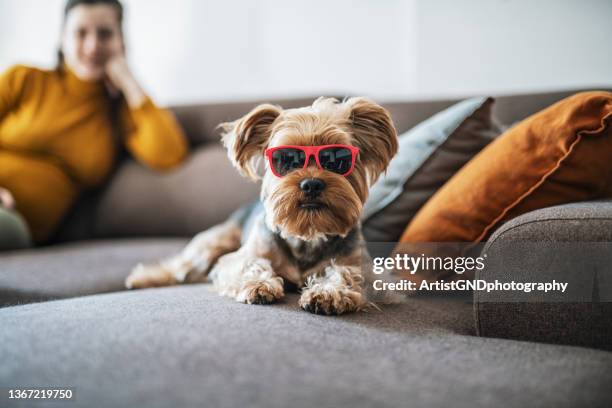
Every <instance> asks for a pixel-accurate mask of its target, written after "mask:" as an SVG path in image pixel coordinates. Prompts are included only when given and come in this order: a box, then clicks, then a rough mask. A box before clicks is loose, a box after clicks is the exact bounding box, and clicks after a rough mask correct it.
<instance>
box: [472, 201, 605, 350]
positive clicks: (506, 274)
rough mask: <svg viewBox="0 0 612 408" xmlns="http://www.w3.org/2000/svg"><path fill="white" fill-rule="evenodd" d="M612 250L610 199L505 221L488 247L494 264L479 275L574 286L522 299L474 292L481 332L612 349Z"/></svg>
mask: <svg viewBox="0 0 612 408" xmlns="http://www.w3.org/2000/svg"><path fill="white" fill-rule="evenodd" d="M530 246H531V248H532V251H531V252H530V249H529V248H530ZM611 248H612V200H604V201H589V202H580V203H572V204H566V205H560V206H555V207H549V208H544V209H540V210H536V211H533V212H530V213H527V214H524V215H522V216H520V217H517V218H515V219H513V220H511V221H509V222H507V223H506V224H504V225H502V226H501V227H500V228H499V229H498V230H497V231H496V232H495V233H494V234H493V235H492V236H491V238H490V239H489V241H488V242H487V243H486V245H485V248H484V250H483V253H486V254H487V256H488V257H489V262H486V263H485V268H484V269H483V270H482V271H479V272H477V273H476V277H475V278H476V279H477V280H486V281H487V282H493V281H495V280H499V281H501V282H509V281H517V282H530V281H538V280H540V281H543V280H550V279H555V278H556V279H557V280H558V281H567V282H570V283H569V284H568V285H569V286H568V288H569V289H568V290H567V292H564V293H557V294H555V295H554V296H549V295H547V296H546V297H541V295H536V294H531V295H528V296H523V297H522V298H519V299H518V300H517V299H509V298H508V297H504V295H503V294H498V295H490V294H486V293H483V292H479V291H476V292H475V294H474V315H475V320H476V327H477V333H478V335H480V336H486V337H499V338H510V339H516V340H529V341H541V342H549V343H560V344H570V345H580V346H589V347H597V348H604V349H612V319H610V318H609V316H611V314H612V269H611V268H610V265H612V262H608V261H606V259H607V260H610V259H611V258H612V251H610V249H611ZM519 254H520V255H519ZM577 292H580V295H579V296H577V295H576V294H577ZM538 296H540V297H538Z"/></svg>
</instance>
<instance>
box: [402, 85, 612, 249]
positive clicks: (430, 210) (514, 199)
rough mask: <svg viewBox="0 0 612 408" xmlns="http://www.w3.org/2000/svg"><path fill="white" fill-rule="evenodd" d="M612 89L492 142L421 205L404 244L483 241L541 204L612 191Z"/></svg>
mask: <svg viewBox="0 0 612 408" xmlns="http://www.w3.org/2000/svg"><path fill="white" fill-rule="evenodd" d="M611 125H612V93H610V92H583V93H579V94H576V95H573V96H571V97H569V98H566V99H564V100H562V101H560V102H558V103H556V104H554V105H552V106H550V107H549V108H547V109H545V110H543V111H541V112H539V113H536V114H534V115H532V116H531V117H529V118H527V119H525V120H524V121H522V122H521V123H519V124H518V125H516V126H514V127H513V128H511V129H509V130H508V131H507V132H506V133H505V134H503V135H502V136H500V137H499V138H498V139H496V140H495V141H493V142H492V143H491V144H489V145H488V146H487V147H486V148H485V149H483V150H482V151H481V152H480V153H479V154H478V155H476V156H475V157H474V158H473V159H472V160H471V161H470V162H468V163H467V164H466V165H465V166H464V167H463V168H462V169H461V170H459V172H457V173H456V174H455V175H454V176H453V177H452V178H451V179H450V180H449V181H448V182H447V183H446V184H445V185H444V186H443V187H442V188H441V189H440V190H438V192H437V193H436V194H435V195H434V196H433V197H432V198H431V199H430V200H429V201H428V202H427V203H426V204H425V205H424V206H423V208H421V210H420V211H419V212H418V213H417V215H416V216H415V217H414V219H413V220H412V222H411V223H410V224H409V225H408V228H407V229H406V230H405V231H404V233H403V235H402V238H401V240H400V242H404V243H416V242H480V241H483V240H486V239H487V238H488V236H489V235H490V234H491V233H492V232H493V231H494V230H495V229H496V228H497V227H499V226H500V225H501V224H502V223H503V222H504V221H507V220H509V219H511V218H513V217H516V216H518V215H520V214H523V213H526V212H528V211H532V210H535V209H538V208H543V207H549V206H552V205H557V204H563V203H568V202H572V201H583V200H591V199H595V198H600V197H609V196H612V130H611V129H610V128H611Z"/></svg>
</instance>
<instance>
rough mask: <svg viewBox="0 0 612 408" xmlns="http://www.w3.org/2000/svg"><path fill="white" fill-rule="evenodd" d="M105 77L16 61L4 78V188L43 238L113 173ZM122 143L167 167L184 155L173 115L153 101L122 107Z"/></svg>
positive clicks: (0, 94) (0, 82) (0, 129)
mask: <svg viewBox="0 0 612 408" xmlns="http://www.w3.org/2000/svg"><path fill="white" fill-rule="evenodd" d="M108 104H109V102H108V98H107V97H106V95H105V89H104V83H102V82H84V81H81V80H80V79H78V78H77V77H76V76H75V75H74V74H73V73H71V72H70V71H69V70H68V69H65V70H64V72H63V73H62V74H60V73H59V72H57V71H44V70H40V69H36V68H30V67H25V66H15V67H13V68H11V69H9V70H8V71H6V72H4V73H3V74H2V75H1V76H0V187H4V188H7V189H8V190H9V191H10V192H11V193H12V194H13V196H14V197H15V201H16V203H17V210H18V211H19V212H20V213H21V214H22V215H23V216H24V218H25V219H26V221H27V222H28V224H29V227H30V229H31V231H32V235H33V238H34V240H35V241H36V242H39V243H40V242H44V241H45V240H46V239H47V238H49V237H50V235H51V234H52V233H53V232H54V231H55V230H56V228H57V226H58V224H59V222H60V221H61V219H62V218H63V216H64V215H65V214H66V212H67V211H68V209H69V208H70V207H71V205H72V204H73V203H74V201H75V200H76V199H77V198H78V196H79V194H80V193H81V192H82V191H84V190H86V189H88V188H91V187H94V186H96V185H99V184H100V183H101V182H102V181H103V180H104V179H105V178H106V176H107V175H108V174H109V173H110V171H111V169H112V167H113V161H114V156H115V151H116V148H115V144H114V141H113V135H112V128H111V123H110V120H109V113H108V112H109V107H108ZM119 117H120V119H121V129H122V143H123V144H124V146H125V147H126V148H127V150H128V151H129V152H130V153H131V154H132V155H133V156H134V157H135V158H136V159H137V160H138V161H139V162H141V163H142V164H144V165H147V166H148V167H150V168H153V169H160V170H162V169H168V168H170V167H172V166H174V165H176V164H178V163H180V162H181V161H182V160H183V158H184V157H185V155H186V153H187V144H186V140H185V137H184V135H183V133H182V131H181V129H180V127H179V125H178V123H177V122H176V120H175V118H174V117H173V116H172V114H171V113H169V112H168V111H165V110H162V109H159V108H157V107H156V106H155V105H154V104H153V102H152V101H151V100H150V99H146V100H145V102H144V103H143V104H142V105H141V106H140V107H138V108H137V109H129V108H128V107H127V105H126V104H125V103H123V104H122V106H121V109H120V115H119Z"/></svg>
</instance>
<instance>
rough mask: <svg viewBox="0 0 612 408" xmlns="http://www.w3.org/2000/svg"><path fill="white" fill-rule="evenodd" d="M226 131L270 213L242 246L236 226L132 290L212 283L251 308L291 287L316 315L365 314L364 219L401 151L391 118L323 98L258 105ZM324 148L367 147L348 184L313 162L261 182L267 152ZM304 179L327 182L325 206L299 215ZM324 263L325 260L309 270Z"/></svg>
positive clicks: (132, 280) (236, 160) (133, 279)
mask: <svg viewBox="0 0 612 408" xmlns="http://www.w3.org/2000/svg"><path fill="white" fill-rule="evenodd" d="M222 127H223V129H224V131H225V133H224V135H223V142H224V144H225V146H226V147H227V149H228V155H229V158H230V160H231V161H232V163H233V164H234V165H235V166H236V167H237V169H238V170H239V171H240V172H241V173H242V174H243V175H245V176H247V177H249V178H251V179H253V180H258V179H260V178H262V177H263V183H262V191H261V200H262V202H263V203H264V213H262V214H261V215H260V216H259V218H258V219H257V221H256V224H255V227H254V228H253V230H252V232H251V233H250V234H249V236H248V237H247V240H246V242H245V244H244V245H243V246H240V238H241V228H240V226H239V225H238V224H237V223H236V222H235V221H233V220H231V219H230V220H228V221H226V222H225V223H223V224H220V225H218V226H215V227H213V228H211V229H209V230H207V231H204V232H202V233H200V234H198V235H197V236H196V237H195V238H194V239H193V240H192V241H191V242H190V243H189V245H187V247H186V248H185V249H184V250H183V251H182V252H181V253H180V254H178V255H175V256H173V257H171V258H168V259H166V260H163V261H161V262H159V263H158V264H157V265H151V266H144V265H138V266H137V267H136V268H135V269H134V270H133V271H132V273H131V274H130V275H129V276H128V278H127V279H126V286H127V287H128V288H144V287H151V286H164V285H170V284H176V283H183V282H198V281H204V280H206V278H207V276H208V277H209V278H210V279H211V280H212V281H213V284H214V287H215V289H216V290H217V291H218V293H219V294H221V295H225V296H229V297H232V298H234V299H236V300H237V301H240V302H245V303H272V302H274V301H276V300H279V299H281V298H282V297H283V296H284V283H287V282H291V283H293V284H295V285H297V287H299V288H301V289H302V295H301V297H300V300H299V304H300V306H301V307H302V308H304V309H306V310H308V311H311V312H314V313H324V314H341V313H346V312H351V311H356V310H360V309H362V308H364V307H365V306H366V305H367V304H368V301H367V300H366V297H365V295H364V280H365V279H367V278H368V277H369V276H368V274H369V273H370V272H369V271H362V265H364V259H366V258H364V257H365V256H367V250H366V248H365V243H364V240H363V236H362V235H361V232H360V229H359V218H360V215H361V211H362V207H363V203H364V202H365V201H366V199H367V197H368V188H369V186H370V185H371V184H372V183H374V181H375V180H376V179H377V178H378V176H379V175H380V173H381V172H383V171H384V170H385V169H386V168H387V165H388V164H389V161H390V160H391V158H392V157H393V155H394V154H395V153H396V151H397V134H396V131H395V128H394V126H393V122H392V121H391V118H390V116H389V114H388V112H387V111H386V110H385V109H384V108H382V107H381V106H379V105H377V104H376V103H374V102H372V101H369V100H367V99H365V98H351V99H348V100H347V101H345V102H342V103H339V102H338V101H337V100H335V99H332V98H319V99H317V100H316V101H315V102H314V103H313V104H312V106H309V107H305V108H300V109H289V110H283V109H282V108H280V107H278V106H274V105H269V104H265V105H260V106H258V107H256V108H255V109H253V110H252V111H251V112H249V113H248V114H247V115H246V116H244V117H243V118H241V119H239V120H237V121H235V122H232V123H227V124H223V125H222ZM323 144H351V145H354V146H357V147H359V149H360V154H359V158H358V160H357V163H356V165H355V169H354V171H353V172H352V173H351V174H350V175H349V176H348V177H344V176H341V175H338V174H335V173H333V172H329V171H324V170H321V169H319V168H317V166H316V164H315V163H314V162H311V163H309V165H308V167H307V168H305V169H296V170H293V171H292V172H291V173H289V174H288V175H286V176H285V177H282V178H278V177H276V176H274V175H273V174H272V172H271V171H270V170H269V169H268V170H266V171H264V172H263V175H262V174H261V168H262V167H263V166H262V163H261V160H263V157H264V151H265V149H266V148H268V147H274V146H279V145H306V146H309V145H323ZM306 178H318V179H321V180H323V181H324V182H325V185H326V187H325V189H324V191H323V193H322V195H321V196H320V197H319V201H321V202H323V203H324V204H325V206H324V207H323V208H321V209H319V210H316V211H311V210H307V209H303V208H301V207H300V203H301V202H302V201H303V200H304V199H305V197H304V193H303V192H302V191H301V189H300V187H299V184H300V181H301V180H304V179H306ZM333 242H335V243H336V244H338V243H339V244H338V245H339V246H338V248H339V249H338V251H337V252H334V253H331V254H328V253H327V252H325V248H326V246H327V245H332V243H333ZM344 243H346V245H344ZM317 253H326V254H327V255H326V256H323V257H321V259H316V260H315V261H312V260H309V261H305V260H306V259H309V257H312V256H313V254H315V255H316V254H317ZM209 272H210V273H209Z"/></svg>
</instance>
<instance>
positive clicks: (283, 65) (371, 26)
mask: <svg viewBox="0 0 612 408" xmlns="http://www.w3.org/2000/svg"><path fill="white" fill-rule="evenodd" d="M63 3H64V0H0V69H5V68H7V67H8V66H10V65H12V64H14V63H17V62H21V63H24V62H25V63H30V64H34V65H41V66H49V67H50V66H52V65H53V62H54V58H55V49H56V46H57V43H58V37H59V26H60V21H61V9H62V6H63ZM124 4H125V5H126V9H127V19H126V35H127V41H128V47H129V58H130V61H131V63H132V66H133V69H134V71H135V72H136V73H137V75H138V77H139V78H140V79H141V81H142V82H143V84H144V86H145V88H146V89H148V90H149V92H150V93H151V94H152V96H153V97H154V98H156V99H157V100H158V101H159V102H161V103H164V104H176V103H189V102H198V101H208V100H235V99H249V98H271V97H275V96H292V95H304V94H306V95H318V94H331V93H347V94H365V95H369V96H372V97H374V98H377V99H392V98H393V99H395V98H407V97H412V98H414V97H423V96H428V97H432V96H444V95H467V94H486V93H496V92H512V91H526V90H546V89H555V88H559V87H574V86H577V87H579V86H589V85H608V86H612V53H611V52H609V50H611V49H612V46H611V45H610V39H611V38H612V1H609V0H582V1H581V0H539V1H529V0H464V1H457V0H429V1H428V0H308V1H306V0H303V1H299V0H220V1H212V0H124Z"/></svg>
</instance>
